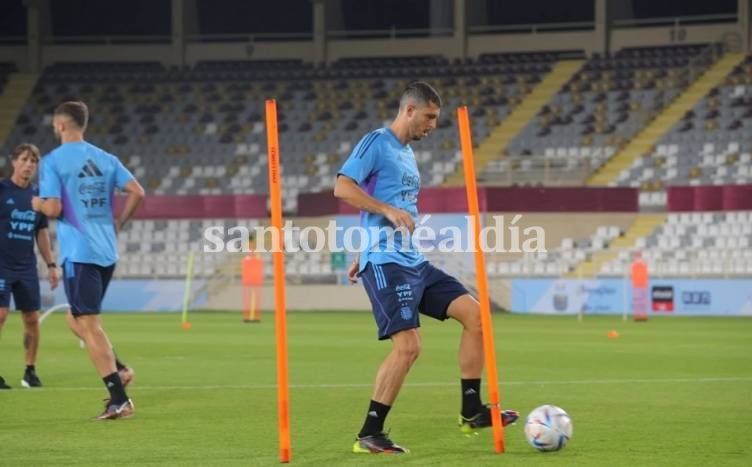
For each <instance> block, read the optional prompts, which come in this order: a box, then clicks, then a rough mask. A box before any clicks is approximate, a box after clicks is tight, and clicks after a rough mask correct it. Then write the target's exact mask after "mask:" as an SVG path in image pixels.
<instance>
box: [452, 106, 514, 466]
mask: <svg viewBox="0 0 752 467" xmlns="http://www.w3.org/2000/svg"><path fill="white" fill-rule="evenodd" d="M457 120H458V123H459V131H460V147H461V148H462V159H463V166H464V168H465V189H466V191H467V208H468V212H469V214H470V217H471V218H472V219H473V227H474V230H473V236H474V238H473V242H474V243H472V245H474V250H475V275H476V277H477V280H478V300H479V301H480V318H481V326H482V327H483V353H484V354H485V357H486V358H485V360H486V377H487V379H488V402H489V403H490V404H491V420H492V423H493V438H494V447H495V449H496V452H498V453H502V452H504V427H503V426H502V424H501V402H500V397H499V375H498V373H497V371H496V350H495V349H494V339H493V327H492V323H491V299H490V298H489V296H488V277H487V276H486V258H485V256H484V254H483V251H482V250H481V248H480V246H481V242H480V212H479V211H480V209H479V207H478V190H477V187H476V182H475V161H474V160H473V143H472V139H471V133H470V118H469V117H468V112H467V107H466V106H462V107H459V108H458V109H457Z"/></svg>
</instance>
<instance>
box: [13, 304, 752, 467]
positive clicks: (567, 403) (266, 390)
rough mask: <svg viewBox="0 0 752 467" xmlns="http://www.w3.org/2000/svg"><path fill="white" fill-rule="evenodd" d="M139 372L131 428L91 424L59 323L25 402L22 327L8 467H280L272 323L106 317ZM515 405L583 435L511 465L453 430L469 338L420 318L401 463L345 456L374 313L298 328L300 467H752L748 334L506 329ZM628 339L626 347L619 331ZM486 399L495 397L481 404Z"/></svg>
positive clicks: (73, 353)
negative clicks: (39, 384)
mask: <svg viewBox="0 0 752 467" xmlns="http://www.w3.org/2000/svg"><path fill="white" fill-rule="evenodd" d="M104 321H105V326H106V328H107V329H108V332H109V334H110V337H111V338H112V340H113V342H114V343H115V349H116V350H117V351H118V353H119V354H120V355H121V356H122V357H123V359H124V360H125V361H126V362H128V363H129V364H131V365H132V366H134V368H135V369H136V380H135V383H134V384H133V386H132V387H131V388H130V395H131V397H132V398H133V399H134V401H135V403H136V414H135V416H134V417H133V418H132V419H128V420H122V421H115V422H93V421H90V420H89V418H90V417H91V416H94V415H97V414H98V413H99V412H100V410H101V402H100V401H101V400H102V397H104V395H105V390H104V387H103V385H102V383H101V380H100V379H99V378H98V376H97V375H96V373H95V371H94V369H93V367H92V365H91V363H90V362H89V360H88V356H87V354H86V352H85V351H84V350H82V349H81V348H80V347H79V345H78V341H77V340H76V339H75V338H74V337H73V335H72V334H70V333H69V332H68V331H67V329H66V326H65V322H64V320H63V316H62V315H60V314H53V315H52V316H51V317H50V319H48V320H47V321H45V322H44V324H43V326H42V332H43V341H42V347H41V351H40V356H39V361H38V365H37V367H38V373H39V375H40V377H41V378H42V380H43V382H44V383H45V387H44V388H42V389H40V390H27V389H22V388H20V384H19V380H20V377H21V375H22V371H23V359H22V349H21V323H20V318H19V316H17V314H16V313H12V314H11V315H10V316H9V318H8V322H7V324H6V328H5V329H4V331H3V335H2V340H0V356H1V358H0V374H2V375H3V376H4V377H5V379H6V380H8V381H9V382H10V383H11V385H13V386H14V389H12V390H10V391H0V465H3V466H5V465H8V466H24V465H29V466H47V465H49V466H62V465H75V466H84V465H91V466H102V465H106V466H114V465H139V466H160V467H164V466H172V465H176V466H192V465H196V466H230V465H233V466H234V465H238V466H246V465H259V466H269V465H276V464H278V442H277V412H276V390H275V381H276V373H275V371H276V370H275V369H276V366H275V365H276V357H275V352H274V319H273V316H272V315H271V314H269V313H267V314H265V315H264V321H263V323H261V324H243V323H242V322H241V315H240V314H239V313H194V314H192V315H191V321H192V323H193V329H191V330H189V331H183V330H181V328H180V317H179V315H177V314H151V313H149V314H118V313H110V314H105V315H104ZM493 322H494V328H495V331H494V332H495V339H496V351H497V358H498V364H499V374H500V378H501V384H500V388H501V395H502V401H503V405H504V406H505V407H509V408H516V409H518V410H520V411H521V412H522V413H523V416H524V415H526V414H527V413H528V412H529V411H530V410H531V409H533V408H534V407H536V406H538V405H541V404H544V403H551V404H555V405H558V406H561V407H562V408H564V409H565V410H567V411H568V412H569V414H570V416H571V417H572V420H573V424H574V436H573V439H572V440H571V442H570V443H569V445H568V446H567V447H566V448H565V449H564V450H562V451H560V452H556V453H538V452H536V451H534V450H533V449H532V448H530V447H529V446H528V445H527V443H526V442H525V440H524V436H523V424H524V419H523V420H521V421H520V422H518V423H517V424H516V425H513V426H510V427H507V429H506V431H505V433H506V445H507V452H506V453H505V454H502V455H498V454H495V453H494V452H493V443H492V438H491V433H490V430H487V431H485V432H483V433H481V434H480V435H479V436H475V437H465V436H463V435H461V434H460V433H459V432H458V430H457V428H456V425H455V424H456V417H457V413H458V410H459V381H458V373H457V366H456V353H457V352H456V349H457V342H458V338H459V330H460V328H459V326H458V325H457V324H456V323H453V322H447V323H438V322H435V321H432V320H424V323H423V353H422V355H421V356H420V358H419V359H418V362H417V363H416V366H415V367H414V368H413V371H412V372H411V374H410V375H409V377H408V380H407V383H406V386H405V387H404V388H403V390H402V393H401V394H400V397H399V399H398V400H397V403H396V405H395V407H394V409H393V410H392V413H391V414H390V417H389V420H388V421H387V428H391V430H392V431H391V436H392V437H393V439H395V441H397V442H398V443H400V444H403V445H404V446H407V447H409V448H410V449H411V453H410V454H407V455H405V456H398V457H397V456H376V455H355V454H352V453H351V452H350V449H351V446H352V442H353V437H354V434H355V433H356V432H357V430H358V429H359V428H360V424H361V423H362V419H363V415H364V412H365V410H366V407H367V403H368V400H369V398H370V391H371V389H370V385H371V382H372V380H373V376H374V372H375V370H376V367H377V365H378V364H379V362H380V361H381V359H382V358H383V357H384V355H385V354H386V353H387V352H388V350H389V347H390V346H389V344H388V343H384V342H378V341H377V340H376V339H375V326H374V324H373V321H372V318H371V316H370V314H368V313H354V312H353V313H335V312H331V313H290V314H289V317H288V328H289V350H290V371H289V375H290V383H291V396H290V398H291V429H292V447H293V451H292V464H293V465H310V466H338V465H343V466H344V465H347V466H350V465H386V464H389V465H420V466H426V465H431V466H444V465H446V466H453V465H457V466H460V465H472V466H474V467H477V466H496V465H505V466H529V465H536V466H537V465H565V466H568V465H577V466H604V465H608V466H609V467H614V466H621V465H624V466H636V465H651V466H658V465H666V466H676V465H682V466H685V465H698V466H707V465H713V466H716V465H740V466H742V465H745V466H746V465H752V449H751V448H750V445H752V435H750V433H751V432H752V430H750V427H749V424H750V421H752V319H747V318H654V319H651V320H650V321H649V322H647V323H633V322H622V321H621V319H620V318H618V317H586V318H585V320H584V322H582V323H578V322H577V321H576V319H575V318H573V317H542V316H512V315H494V317H493ZM611 329H616V330H618V331H619V333H620V337H619V338H618V339H609V338H607V337H606V333H607V332H608V331H609V330H611ZM484 392H485V389H484Z"/></svg>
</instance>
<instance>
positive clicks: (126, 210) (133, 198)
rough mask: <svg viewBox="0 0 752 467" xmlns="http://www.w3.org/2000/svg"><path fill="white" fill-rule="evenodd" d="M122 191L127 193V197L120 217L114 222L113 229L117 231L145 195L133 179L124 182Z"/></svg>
mask: <svg viewBox="0 0 752 467" xmlns="http://www.w3.org/2000/svg"><path fill="white" fill-rule="evenodd" d="M123 191H125V192H126V193H127V194H128V197H127V198H126V200H125V206H124V207H123V212H122V213H120V217H118V220H117V222H116V223H115V230H116V231H117V232H120V229H122V228H123V226H124V225H125V223H126V222H128V220H129V219H130V218H131V216H133V213H134V212H135V211H136V208H137V207H138V205H139V204H141V201H142V200H143V199H144V196H145V193H144V188H143V187H142V186H141V184H140V183H138V181H136V180H135V179H134V180H130V181H129V182H128V183H126V184H125V186H124V187H123Z"/></svg>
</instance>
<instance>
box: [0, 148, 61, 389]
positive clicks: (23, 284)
mask: <svg viewBox="0 0 752 467" xmlns="http://www.w3.org/2000/svg"><path fill="white" fill-rule="evenodd" d="M10 160H11V164H12V166H13V174H12V175H11V176H10V177H9V178H6V179H4V180H1V181H0V331H2V328H3V325H4V324H5V320H6V318H7V317H8V309H9V307H10V299H11V296H12V297H13V301H14V303H15V306H16V309H17V310H20V311H21V316H22V317H23V322H24V339H23V344H24V348H25V349H26V351H25V353H26V355H25V357H26V370H25V371H24V375H23V378H22V379H21V385H22V386H24V387H27V388H34V387H40V386H42V381H40V379H39V377H38V376H37V373H36V366H35V365H36V359H37V350H38V349H39V335H40V333H39V307H40V297H39V277H38V275H37V255H36V253H34V241H35V240H36V243H37V246H38V247H39V253H40V254H41V255H42V258H43V259H44V261H45V263H46V264H47V271H48V275H49V281H50V286H51V287H52V288H53V289H54V288H55V287H57V283H58V276H57V269H56V265H55V262H54V260H53V258H52V250H51V248H50V237H49V233H48V230H47V218H46V217H44V216H43V215H41V214H39V213H37V212H34V211H33V210H32V209H31V199H32V197H33V196H35V195H36V194H37V187H36V186H34V185H33V184H32V183H31V181H32V179H33V178H34V176H35V175H36V172H37V167H38V165H39V149H38V148H37V147H36V146H34V145H33V144H20V145H18V146H17V147H16V148H15V149H14V150H13V152H12V153H11V155H10ZM9 388H10V386H9V385H8V384H7V383H6V382H5V380H3V378H2V377H0V389H9Z"/></svg>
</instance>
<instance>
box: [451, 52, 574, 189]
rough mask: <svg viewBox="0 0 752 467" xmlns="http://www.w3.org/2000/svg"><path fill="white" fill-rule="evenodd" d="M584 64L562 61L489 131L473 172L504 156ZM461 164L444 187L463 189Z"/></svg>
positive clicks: (477, 151) (475, 155)
mask: <svg viewBox="0 0 752 467" xmlns="http://www.w3.org/2000/svg"><path fill="white" fill-rule="evenodd" d="M584 63H585V61H584V60H561V61H559V62H557V63H556V65H554V67H553V68H552V69H551V72H550V73H548V74H547V75H546V77H545V78H543V80H541V82H540V83H538V85H537V86H536V87H535V88H534V89H533V90H532V91H531V92H530V94H528V95H527V96H526V97H525V98H524V99H523V100H522V102H520V104H519V105H517V106H516V107H515V108H514V109H513V110H512V111H511V112H510V113H509V115H508V116H507V118H505V119H504V121H503V122H501V124H500V125H499V126H497V127H496V128H494V129H493V130H492V131H491V134H490V135H488V138H486V139H484V140H483V141H482V142H481V143H480V144H479V145H478V147H477V149H475V151H474V154H473V155H474V157H475V168H476V170H481V169H482V168H483V167H485V166H486V165H488V163H489V162H490V161H492V160H494V159H496V158H498V157H499V155H500V154H502V153H503V151H504V149H505V148H506V146H507V144H509V142H510V141H511V140H512V138H514V137H515V136H516V135H517V133H519V132H520V131H522V129H523V128H524V127H525V125H527V124H528V122H529V121H530V119H532V118H533V117H535V115H536V114H537V113H538V111H539V110H540V109H541V108H542V107H543V106H544V105H545V104H546V103H547V102H548V101H549V100H550V99H551V98H552V97H553V96H554V95H555V94H556V93H557V92H558V91H559V90H560V89H561V87H562V86H564V84H565V83H566V82H567V81H569V80H570V79H571V78H572V76H574V74H575V73H577V71H579V69H580V67H582V65H583V64H584ZM464 177H465V175H464V169H463V168H462V164H459V165H458V166H457V170H455V172H454V173H452V174H451V175H449V176H448V177H447V178H446V180H445V181H444V186H462V185H463V184H464V183H465V178H464Z"/></svg>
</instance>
